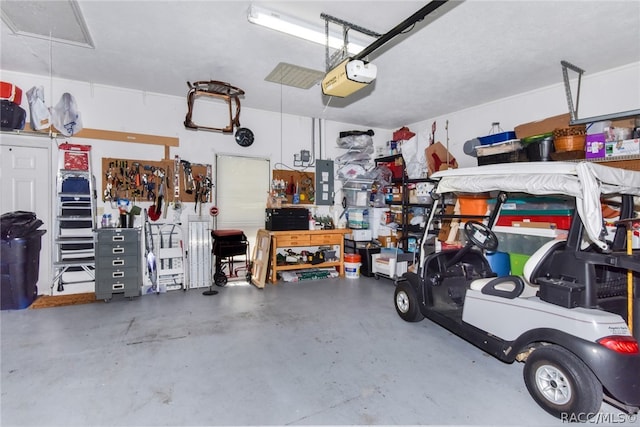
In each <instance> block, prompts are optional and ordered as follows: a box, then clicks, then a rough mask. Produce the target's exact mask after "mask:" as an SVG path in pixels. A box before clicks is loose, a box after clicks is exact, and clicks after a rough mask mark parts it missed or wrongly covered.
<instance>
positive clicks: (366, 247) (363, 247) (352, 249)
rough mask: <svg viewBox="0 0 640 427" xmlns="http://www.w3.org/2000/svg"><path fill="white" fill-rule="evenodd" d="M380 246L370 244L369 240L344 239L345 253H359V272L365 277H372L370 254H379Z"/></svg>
mask: <svg viewBox="0 0 640 427" xmlns="http://www.w3.org/2000/svg"><path fill="white" fill-rule="evenodd" d="M380 250H381V248H380V247H376V246H371V243H369V242H356V241H354V240H351V239H344V252H345V253H347V254H359V255H360V274H361V275H363V276H367V277H373V276H374V274H373V271H372V270H373V269H372V268H371V265H372V262H371V255H373V254H379V253H380Z"/></svg>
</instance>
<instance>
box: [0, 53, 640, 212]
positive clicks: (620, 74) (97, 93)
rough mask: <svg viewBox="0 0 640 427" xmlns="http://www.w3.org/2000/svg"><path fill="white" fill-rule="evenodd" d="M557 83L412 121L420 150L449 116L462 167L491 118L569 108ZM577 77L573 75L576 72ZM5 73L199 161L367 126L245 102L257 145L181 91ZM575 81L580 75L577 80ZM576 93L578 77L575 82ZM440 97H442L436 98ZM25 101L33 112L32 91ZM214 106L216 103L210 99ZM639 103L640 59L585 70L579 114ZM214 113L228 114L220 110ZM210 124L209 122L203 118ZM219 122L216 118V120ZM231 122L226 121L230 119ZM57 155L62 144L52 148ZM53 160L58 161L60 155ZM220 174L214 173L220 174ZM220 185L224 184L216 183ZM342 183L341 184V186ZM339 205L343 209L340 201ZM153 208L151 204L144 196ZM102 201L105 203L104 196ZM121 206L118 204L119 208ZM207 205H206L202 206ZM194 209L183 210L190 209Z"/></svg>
mask: <svg viewBox="0 0 640 427" xmlns="http://www.w3.org/2000/svg"><path fill="white" fill-rule="evenodd" d="M558 74H559V78H558V80H559V82H560V83H558V84H556V85H552V86H549V87H544V88H540V89H538V90H535V91H531V92H527V93H523V94H519V95H516V96H512V97H509V98H504V99H499V100H495V101H493V102H490V103H487V104H483V105H479V106H476V107H472V108H468V109H466V110H463V111H457V112H452V113H450V114H446V115H443V116H440V117H435V118H425V120H423V121H421V122H418V123H414V124H410V125H409V127H410V129H411V130H413V131H414V132H416V133H417V134H418V138H419V144H420V149H424V148H425V147H426V145H427V142H428V136H429V134H430V132H431V123H432V122H433V121H434V120H435V121H437V126H438V130H437V132H436V140H439V141H442V142H443V143H444V142H445V141H446V133H445V121H446V120H448V121H449V141H450V143H449V149H450V151H451V152H452V154H453V155H454V156H455V157H456V158H457V160H458V163H459V165H460V166H461V167H464V166H475V165H476V159H475V158H473V157H470V156H467V155H466V154H464V152H463V151H462V147H463V144H464V142H465V141H467V140H469V139H472V138H475V137H478V136H483V135H486V134H487V133H488V132H489V130H490V128H491V123H492V122H495V121H497V122H500V123H501V126H502V128H503V129H504V130H511V129H513V128H514V127H515V126H516V125H518V124H521V123H527V122H530V121H533V120H539V119H542V118H545V117H549V116H554V115H557V114H562V113H566V112H567V111H568V107H567V101H566V97H565V90H564V86H563V84H562V83H561V81H562V80H561V68H560V66H559V67H558ZM570 76H571V74H570ZM0 78H1V79H2V80H3V81H10V82H12V83H15V84H16V85H18V86H19V87H21V88H22V89H23V90H24V91H25V92H26V90H28V89H29V88H31V87H32V86H36V85H42V86H44V87H45V96H46V99H45V101H46V103H47V105H55V103H57V102H58V100H59V99H60V97H61V96H62V94H63V93H64V92H69V93H72V94H73V95H74V96H75V98H76V100H77V103H78V106H79V109H80V111H81V113H82V120H83V124H84V127H87V128H94V129H105V130H115V131H123V132H134V133H145V134H154V135H161V136H171V137H178V138H179V139H180V146H179V147H175V148H172V149H171V152H170V156H171V157H173V156H174V155H175V154H177V155H179V156H180V157H181V158H183V159H185V160H189V161H192V162H194V163H211V164H214V159H215V154H216V153H223V154H240V155H245V156H255V157H266V158H269V159H270V160H271V167H272V168H277V169H281V168H285V166H283V165H282V164H285V165H287V166H289V167H292V165H293V155H294V153H298V152H299V151H300V150H301V149H309V150H312V151H313V150H314V149H315V153H316V155H317V156H318V157H319V156H320V155H321V154H322V158H325V159H335V158H336V157H338V156H339V155H341V154H343V153H344V152H345V151H344V150H343V149H340V148H337V145H336V143H335V140H336V138H337V137H338V134H339V132H340V131H345V130H353V129H358V130H366V129H362V128H361V127H359V126H355V125H350V124H346V123H339V122H330V121H324V120H322V121H321V124H320V127H321V134H322V139H321V140H320V131H318V130H317V128H316V132H315V136H314V137H312V135H313V134H312V122H313V119H311V118H308V117H301V116H294V115H287V114H280V113H272V112H266V111H260V110H254V109H249V108H244V107H243V108H242V112H241V117H240V120H241V124H242V126H246V127H249V128H250V129H252V130H253V132H254V134H255V136H256V140H255V142H254V144H253V145H252V146H251V147H248V148H244V147H240V146H239V145H237V144H236V143H235V140H234V139H233V136H232V135H230V134H220V133H216V132H207V131H193V130H188V129H186V128H185V127H184V125H183V122H184V118H185V115H186V112H187V103H186V94H187V91H188V88H187V87H186V85H185V96H184V97H175V96H167V95H162V94H155V93H145V92H142V91H136V90H129V89H123V88H117V87H110V86H104V85H98V84H91V83H87V82H79V81H70V80H63V79H50V78H49V77H48V76H38V75H30V74H25V73H16V72H9V71H2V70H0ZM574 83H575V82H574ZM573 87H574V96H575V84H574V86H573ZM433 102H437V100H435V101H433ZM22 107H23V108H25V110H27V112H28V111H29V109H28V104H27V101H26V96H24V97H23V103H22ZM211 108H212V109H215V108H217V106H212V107H211ZM637 108H640V63H633V64H629V65H628V66H624V67H620V68H616V69H611V70H608V71H605V72H601V73H597V74H593V75H589V74H588V73H587V74H585V75H584V76H583V79H582V90H581V100H580V110H579V117H589V116H593V115H599V114H608V113H613V112H618V111H626V110H632V109H637ZM216 117H224V115H223V116H219V115H218V116H216ZM199 124H205V123H199ZM216 124H217V123H216ZM224 124H226V123H221V124H220V125H224ZM394 130H395V129H374V131H375V136H374V138H373V139H374V144H375V146H384V145H385V144H386V141H388V140H390V139H391V138H392V133H393V131H394ZM65 140H70V141H71V142H75V143H83V144H91V145H92V146H93V147H94V148H93V156H94V165H96V167H97V165H100V163H99V159H100V158H101V157H123V158H128V159H141V160H160V159H162V157H163V156H164V147H162V146H154V145H148V144H135V143H123V142H110V141H97V140H82V139H79V138H61V139H60V140H59V141H58V142H59V143H61V142H64V141H65ZM53 153H54V154H53V155H54V156H55V153H56V150H53ZM53 160H54V163H53V165H54V168H55V167H56V164H57V163H56V162H55V159H53ZM96 172H97V173H96V176H97V180H98V182H97V186H98V188H101V186H102V176H101V173H100V171H96ZM214 175H215V174H214ZM216 185H224V183H223V182H218V183H216ZM337 188H340V185H339V184H338V185H337ZM336 200H337V201H338V202H337V203H338V204H337V207H336V208H335V210H338V213H339V211H341V208H340V204H339V201H340V200H341V195H340V194H337V195H336ZM140 205H142V207H147V206H148V205H150V203H146V204H144V203H140ZM98 206H99V207H102V208H106V209H107V211H109V209H110V208H109V206H108V205H107V206H104V205H103V204H102V202H101V201H100V202H99V204H98ZM328 211H329V213H333V211H334V209H328V208H319V209H318V213H319V214H323V215H324V214H325V213H327V212H328ZM114 212H115V211H114ZM202 212H208V206H204V207H203V209H202ZM190 214H191V210H189V212H187V213H183V216H182V221H185V220H186V217H185V215H190Z"/></svg>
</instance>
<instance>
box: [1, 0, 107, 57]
mask: <svg viewBox="0 0 640 427" xmlns="http://www.w3.org/2000/svg"><path fill="white" fill-rule="evenodd" d="M0 7H1V8H2V20H3V21H4V22H5V23H6V24H7V26H8V27H9V28H10V29H11V31H13V32H14V34H17V35H20V36H27V37H36V38H39V39H44V40H51V41H54V42H58V43H65V44H70V45H74V46H81V47H87V48H94V47H95V46H94V45H93V40H92V39H91V34H89V29H88V28H87V24H86V23H85V21H84V17H83V16H82V11H81V10H80V6H79V5H78V3H77V2H76V1H75V0H67V1H2V2H0Z"/></svg>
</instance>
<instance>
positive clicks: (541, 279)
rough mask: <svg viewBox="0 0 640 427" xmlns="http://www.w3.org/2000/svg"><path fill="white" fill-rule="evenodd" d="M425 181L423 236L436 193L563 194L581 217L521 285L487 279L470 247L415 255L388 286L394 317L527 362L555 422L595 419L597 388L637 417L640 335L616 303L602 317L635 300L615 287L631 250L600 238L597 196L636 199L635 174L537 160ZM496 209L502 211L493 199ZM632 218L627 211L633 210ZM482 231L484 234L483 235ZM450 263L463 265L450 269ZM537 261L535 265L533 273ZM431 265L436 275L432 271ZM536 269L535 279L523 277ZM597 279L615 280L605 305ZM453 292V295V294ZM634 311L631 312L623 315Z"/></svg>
mask: <svg viewBox="0 0 640 427" xmlns="http://www.w3.org/2000/svg"><path fill="white" fill-rule="evenodd" d="M431 178H432V179H434V180H436V181H438V182H437V184H436V188H435V190H434V191H435V193H436V194H435V195H434V200H435V201H434V207H433V209H432V212H431V215H430V217H429V223H428V224H427V230H429V228H430V226H431V223H432V222H433V221H434V218H435V213H436V212H437V211H438V208H437V204H438V203H439V202H440V200H441V199H442V197H438V195H441V194H443V193H450V192H453V193H462V194H469V193H489V192H500V193H507V194H508V193H516V194H518V193H525V194H530V195H539V196H550V195H556V196H569V197H572V198H574V199H575V205H576V211H577V214H578V216H579V217H574V221H572V226H571V228H570V230H569V237H568V238H567V241H562V242H550V243H549V244H548V245H545V247H543V248H541V249H540V250H539V252H544V251H548V252H547V253H545V254H543V255H540V254H539V253H538V252H536V254H534V255H533V256H532V257H531V258H530V260H529V261H528V262H527V264H529V265H525V269H524V270H525V274H524V275H525V277H524V278H517V277H516V278H511V277H506V278H495V277H491V276H492V275H491V274H487V269H486V267H485V265H486V260H485V261H484V262H476V261H475V259H478V257H482V255H481V253H480V252H478V251H470V250H469V249H470V246H469V245H467V247H465V248H463V249H460V250H447V251H442V252H440V253H432V254H428V253H426V251H425V250H423V251H421V255H420V257H421V260H420V267H421V269H420V270H419V271H418V273H417V274H416V273H407V274H406V275H405V277H406V278H407V282H401V283H399V284H398V286H397V287H396V292H395V298H396V310H397V311H398V313H399V315H400V316H401V317H402V318H403V319H404V320H407V321H418V320H420V319H421V318H422V317H423V316H424V317H428V318H429V319H430V320H432V321H434V322H436V323H438V324H440V325H441V326H443V327H445V328H447V329H449V330H451V331H452V332H454V333H456V334H457V335H459V336H461V337H463V338H464V339H466V340H468V341H470V342H472V343H473V344H475V345H477V346H478V347H480V348H482V349H483V350H484V351H486V352H488V353H490V354H492V355H493V356H495V357H497V358H499V359H501V360H503V361H505V362H513V361H514V360H519V361H526V364H525V370H524V375H525V383H526V384H527V388H528V389H529V391H530V393H531V395H532V397H533V398H534V400H536V401H537V402H538V404H540V406H542V407H543V408H544V409H545V410H546V411H548V412H550V413H551V414H553V415H555V416H558V417H561V416H563V414H575V413H576V412H580V411H584V410H586V411H587V412H597V409H598V408H599V406H600V403H601V401H602V397H603V389H604V391H605V392H606V394H607V396H608V397H610V398H612V399H613V400H614V401H617V402H618V403H619V404H620V405H619V406H621V407H623V408H624V409H626V410H628V411H630V412H633V411H637V409H638V407H639V406H640V378H639V377H638V372H640V354H638V349H637V341H636V339H637V333H638V332H637V331H634V332H635V333H636V339H634V337H633V336H632V335H631V331H630V328H629V327H628V326H627V323H626V322H625V319H624V318H623V316H624V315H625V314H626V313H627V311H625V314H622V315H621V314H620V313H621V312H622V311H624V310H622V311H621V310H619V307H620V306H619V305H618V306H616V309H615V310H610V308H611V307H613V305H611V306H608V305H607V304H609V303H612V302H615V304H618V303H619V302H620V298H621V295H626V296H629V295H630V296H631V299H633V300H635V301H637V291H636V292H635V297H634V292H633V291H632V292H631V293H629V292H627V291H626V289H628V288H627V287H626V286H624V289H623V290H622V292H621V291H620V286H619V285H620V283H621V280H622V281H624V282H626V280H627V271H628V270H632V271H633V272H634V273H633V277H634V280H636V282H637V278H638V274H639V273H640V257H639V256H638V253H637V252H638V251H637V250H636V251H635V253H634V254H627V253H625V251H622V250H621V249H622V248H623V247H624V245H619V244H614V245H611V243H610V242H608V241H606V240H605V238H604V235H605V234H604V233H603V224H604V223H603V218H602V207H601V197H602V196H604V197H605V198H606V197H607V196H609V195H610V196H611V197H619V196H621V199H624V200H626V201H627V202H629V199H631V198H630V197H628V196H626V195H631V196H640V172H635V171H628V170H623V169H617V168H611V167H607V166H603V165H600V164H596V163H590V162H576V163H572V162H535V163H510V164H497V165H487V166H480V167H472V168H463V169H450V170H445V171H440V172H437V173H435V174H433V175H432V176H431ZM637 200H638V199H636V202H637ZM628 204H629V203H627V205H628ZM496 206H498V207H497V209H500V206H501V202H500V201H498V203H496ZM631 211H632V213H633V209H632V210H631ZM627 212H628V210H627ZM495 218H496V217H495V214H494V215H492V216H491V219H490V220H489V223H490V225H492V224H491V223H492V222H493V220H495ZM467 223H472V221H467ZM476 225H482V224H478V223H476ZM484 228H487V227H486V226H484ZM470 230H471V229H467V230H466V231H467V232H469V231H470ZM487 233H489V234H492V233H490V230H488V231H487ZM472 234H473V233H469V234H467V236H468V237H469V238H470V241H473V240H474V239H473V238H472V237H473V235H472ZM493 239H495V236H493ZM489 240H491V239H489ZM474 243H475V244H477V243H476V242H474ZM556 243H557V244H556ZM610 246H613V247H610ZM551 248H553V249H551ZM582 248H584V249H582ZM550 249H551V250H550ZM498 250H500V248H498ZM456 252H457V253H456ZM469 255H472V256H469ZM465 257H466V260H465ZM458 261H460V262H461V264H460V266H461V268H460V266H458V265H457V264H456V263H457V262H458ZM536 262H539V264H538V266H537V267H536V266H534V267H532V264H535V263H536ZM474 263H475V265H474ZM463 264H464V265H463ZM434 266H435V267H434ZM437 266H443V267H442V268H443V269H442V270H438V267H437ZM536 268H537V271H535V274H534V275H531V276H530V277H529V276H528V275H529V274H530V273H531V272H532V271H533V270H536ZM610 270H615V271H610ZM595 271H597V278H596V273H595ZM622 271H624V274H622V273H621V272H622ZM459 272H462V273H461V274H462V276H460V273H459ZM469 272H471V274H470V273H469ZM489 273H490V271H489ZM474 274H475V275H474ZM478 274H479V275H480V276H478ZM605 274H606V275H607V278H608V277H609V275H615V277H616V286H617V288H616V292H617V294H615V295H613V297H611V298H609V296H607V297H606V298H609V299H606V298H605V297H602V298H601V296H602V295H601V290H602V285H603V283H604V275H605ZM493 276H495V274H493ZM571 277H573V279H571ZM516 279H517V280H516ZM465 280H466V291H464V290H463V291H460V289H461V288H460V286H462V287H463V288H465ZM509 280H512V281H513V283H514V285H513V286H512V288H513V289H514V291H511V292H509V291H504V290H503V289H500V288H499V286H501V285H508V282H509ZM572 280H573V282H571V281H572ZM518 281H520V282H523V281H524V282H526V283H527V284H528V285H533V286H534V287H537V288H539V289H540V292H537V293H536V291H535V290H534V292H533V293H532V292H523V291H522V288H523V286H522V283H520V284H519V285H518V284H517V282H518ZM547 282H553V283H552V284H553V285H554V286H555V285H556V284H559V285H560V286H565V285H566V286H567V287H571V286H576V287H580V286H581V287H582V290H581V292H582V295H583V296H582V299H581V300H580V301H579V302H578V303H577V304H567V305H564V306H563V304H562V303H557V302H556V301H551V300H550V299H547V298H546V297H545V295H543V292H542V288H543V285H545V286H544V289H545V290H548V289H551V286H550V285H549V286H546V284H547ZM624 285H626V283H625V284H624ZM635 286H636V287H637V285H635ZM507 287H508V286H507ZM443 290H444V291H443ZM452 290H453V291H455V290H458V291H459V292H453V293H452ZM516 290H517V292H516ZM565 290H566V289H565ZM447 296H449V297H451V300H450V301H447V300H446V298H447ZM622 298H624V297H622ZM614 300H615V301H614ZM456 305H457V308H456V307H455V306H456ZM633 312H637V310H636V309H634V310H631V311H630V313H633ZM630 317H631V315H629V318H630ZM636 317H637V316H636ZM608 338H612V339H613V340H618V341H619V344H620V345H621V346H622V347H625V348H624V349H623V350H622V351H619V352H618V350H619V348H618V350H612V349H611V347H609V346H607V345H605V344H603V340H606V339H608ZM627 344H628V346H627ZM605 347H606V348H605ZM625 352H626V353H625ZM550 372H551V373H552V374H549V373H550ZM574 374H575V375H574ZM550 375H553V378H551V377H550Z"/></svg>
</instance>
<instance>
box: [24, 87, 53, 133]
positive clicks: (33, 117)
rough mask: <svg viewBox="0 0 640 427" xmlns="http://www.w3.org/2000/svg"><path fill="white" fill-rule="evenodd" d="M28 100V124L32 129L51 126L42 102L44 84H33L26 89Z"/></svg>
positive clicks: (46, 109) (47, 110) (49, 116)
mask: <svg viewBox="0 0 640 427" xmlns="http://www.w3.org/2000/svg"><path fill="white" fill-rule="evenodd" d="M27 101H28V102H29V124H30V125H31V129H33V130H42V129H48V128H49V126H51V115H50V114H49V109H48V108H47V105H46V104H45V103H44V86H34V87H32V88H31V89H29V90H28V91H27Z"/></svg>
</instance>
